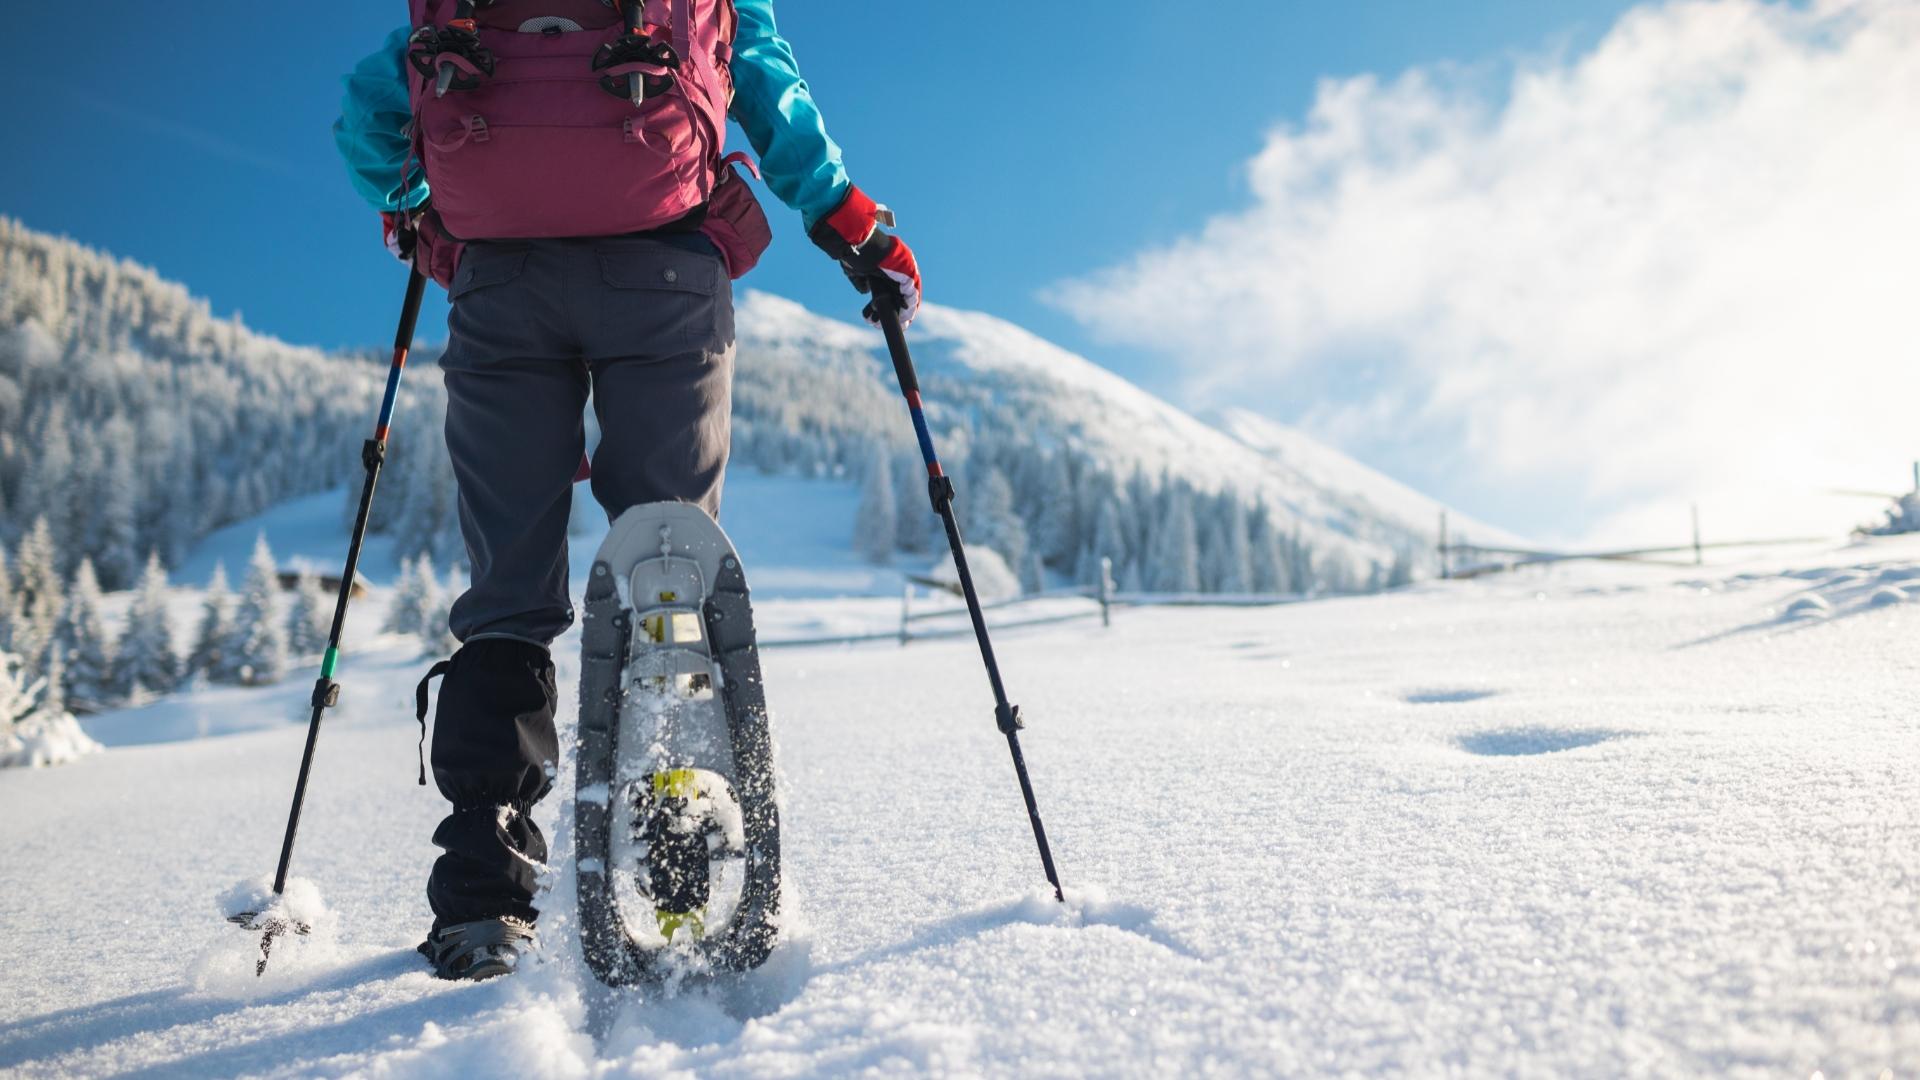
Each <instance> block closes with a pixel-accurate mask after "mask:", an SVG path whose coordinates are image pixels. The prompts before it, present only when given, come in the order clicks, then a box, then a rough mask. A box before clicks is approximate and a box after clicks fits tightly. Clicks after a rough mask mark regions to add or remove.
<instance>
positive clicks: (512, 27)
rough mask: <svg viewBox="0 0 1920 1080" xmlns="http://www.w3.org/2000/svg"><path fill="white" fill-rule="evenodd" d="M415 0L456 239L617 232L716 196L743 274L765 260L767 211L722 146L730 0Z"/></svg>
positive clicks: (733, 260) (416, 92) (427, 157)
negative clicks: (761, 257) (762, 210)
mask: <svg viewBox="0 0 1920 1080" xmlns="http://www.w3.org/2000/svg"><path fill="white" fill-rule="evenodd" d="M410 5H411V8H412V16H413V26H414V28H415V29H414V34H413V40H412V42H411V43H410V46H409V52H408V61H409V67H410V69H411V71H410V83H409V85H410V89H411V94H412V100H413V111H414V133H413V138H414V153H415V155H416V156H417V158H418V159H419V161H420V162H421V164H422V165H423V166H424V167H425V169H426V173H427V180H428V183H429V184H430V185H431V186H432V188H433V203H432V207H433V210H434V214H433V215H432V217H434V218H437V219H438V220H437V221H434V222H433V225H436V226H437V227H438V231H440V232H443V233H444V234H445V236H446V237H447V238H448V239H450V240H455V241H459V240H479V239H487V240H500V239H517V238H532V237H569V236H580V237H590V236H614V235H619V234H622V233H631V232H639V231H642V230H646V229H655V228H659V227H660V226H663V225H667V224H669V223H671V222H674V221H677V220H679V219H681V218H684V217H686V216H687V215H688V214H689V213H691V212H692V211H694V210H696V209H698V208H699V207H701V206H702V205H703V204H705V205H707V206H708V215H707V216H708V217H709V218H712V219H714V220H713V222H712V227H711V228H709V227H705V226H703V231H705V232H707V234H708V235H709V236H710V237H713V238H714V240H715V243H716V245H717V246H720V247H721V251H722V254H723V255H724V256H726V257H727V262H728V269H729V271H730V272H732V273H733V275H734V276H736V277H738V276H739V275H740V274H744V273H745V272H746V270H747V268H748V267H750V266H751V265H752V263H753V262H754V261H755V260H757V259H758V257H759V254H760V250H762V249H764V248H765V246H766V244H765V241H766V240H767V239H770V235H769V234H768V231H767V229H766V219H765V216H764V215H763V214H761V213H760V209H759V206H758V204H757V203H756V202H754V200H753V196H752V192H751V189H749V188H748V187H747V185H746V184H745V183H744V182H742V181H741V180H740V179H739V177H738V176H737V175H734V174H733V171H732V170H731V169H730V168H728V167H727V162H726V161H724V160H722V157H721V151H722V144H723V142H724V140H725V138H726V131H727V106H728V104H729V102H730V101H731V99H732V96H733V81H732V76H731V74H730V73H729V70H728V64H729V62H730V61H731V60H732V56H733V50H732V44H731V43H732V41H733V36H734V30H735V27H736V25H737V21H738V17H737V16H736V15H735V13H734V10H733V3H732V0H644V2H643V0H490V2H489V0H410ZM742 196H744V198H745V203H746V205H744V206H743V205H742V202H741V197H742ZM710 200H711V203H710ZM756 219H757V220H756ZM729 245H731V250H729ZM436 276H437V275H436Z"/></svg>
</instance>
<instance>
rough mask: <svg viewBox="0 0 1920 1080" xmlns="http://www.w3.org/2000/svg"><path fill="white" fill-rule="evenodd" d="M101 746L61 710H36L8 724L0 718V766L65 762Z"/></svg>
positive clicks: (41, 765)
mask: <svg viewBox="0 0 1920 1080" xmlns="http://www.w3.org/2000/svg"><path fill="white" fill-rule="evenodd" d="M101 749H102V748H101V746H100V744H99V743H97V742H95V741H93V740H92V739H90V738H88V737H87V733H86V732H85V731H83V730H81V728H80V724H79V722H78V721H76V720H74V718H73V715H72V714H71V713H68V712H65V711H64V710H63V711H60V712H49V711H47V710H46V709H39V710H37V711H35V712H33V713H30V714H28V715H27V716H24V717H21V718H20V719H19V720H16V721H14V722H13V723H11V724H8V723H5V722H3V721H0V769H7V768H29V769H40V768H46V767H48V766H53V765H65V764H66V763H68V762H70V761H78V760H80V759H81V758H83V757H85V756H87V755H88V754H97V753H99V752H100V750H101Z"/></svg>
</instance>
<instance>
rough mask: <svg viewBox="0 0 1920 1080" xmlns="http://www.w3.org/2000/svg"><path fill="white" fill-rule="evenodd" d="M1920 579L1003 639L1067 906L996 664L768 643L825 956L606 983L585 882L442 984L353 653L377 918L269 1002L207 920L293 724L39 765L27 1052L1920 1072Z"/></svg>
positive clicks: (1786, 578)
mask: <svg viewBox="0 0 1920 1080" xmlns="http://www.w3.org/2000/svg"><path fill="white" fill-rule="evenodd" d="M1701 573H1707V574H1709V576H1706V577H1699V576H1697V575H1699V574H1701ZM1690 575H1692V576H1690ZM1915 581H1920V547H1916V546H1915V545H1914V544H1912V543H1906V544H1876V545H1873V546H1870V547H1859V548H1850V549H1842V550H1837V551H1829V552H1824V553H1821V554H1820V555H1819V556H1817V557H1811V558H1808V559H1805V560H1802V561H1799V562H1796V563H1792V564H1788V563H1785V562H1779V561H1775V562H1771V563H1752V564H1749V565H1745V566H1741V567H1735V568H1729V569H1721V570H1716V571H1705V572H1703V571H1687V572H1679V571H1674V572H1668V571H1661V570H1650V569H1646V568H1619V567H1589V568H1581V569H1578V570H1572V569H1567V570H1562V571H1558V572H1556V573H1553V574H1531V575H1526V576H1515V577H1512V578H1507V579H1496V580H1489V581H1485V582H1472V583H1455V584H1452V585H1449V586H1424V587H1418V588H1415V589H1412V590H1406V591H1403V592H1399V593H1394V594H1390V595H1385V596H1379V597H1367V598H1352V599H1340V600H1330V601H1323V602H1318V603H1312V604H1301V605H1294V606H1289V607H1283V608H1271V609H1261V610H1211V611H1208V610H1171V611H1153V612H1150V613H1147V612H1142V613H1134V614H1128V613H1122V615H1121V616H1120V618H1119V619H1118V620H1117V621H1116V623H1115V626H1114V627H1113V629H1112V630H1110V631H1101V630H1099V629H1098V628H1097V627H1095V626H1092V625H1081V626H1077V627H1063V628H1057V629H1052V630H1047V631H1035V632H1027V633H1023V634H1012V635H1007V636H1006V637H1005V638H1004V640H1003V642H1002V649H1001V659H1002V662H1003V664H1004V665H1005V666H1006V668H1007V678H1008V681H1009V685H1010V686H1011V687H1012V689H1013V691H1014V694H1015V696H1016V698H1017V699H1018V700H1019V701H1020V702H1021V703H1022V704H1023V705H1024V706H1025V711H1026V713H1027V714H1028V717H1029V723H1030V727H1029V730H1028V732H1027V736H1026V749H1027V754H1028V759H1029V762H1030V764H1031V766H1032V768H1033V772H1034V779H1035V783H1036V785H1037V787H1038V793H1039V797H1040V800H1041V806H1042V808H1043V810H1044V811H1045V812H1046V813H1047V820H1048V825H1049V827H1050V831H1051V832H1052V834H1053V837H1054V843H1055V849H1056V851H1057V853H1058V854H1059V856H1060V861H1061V867H1062V872H1063V874H1064V875H1065V878H1066V881H1067V882H1068V884H1069V886H1070V888H1072V889H1074V890H1075V893H1074V897H1073V901H1074V902H1073V903H1071V904H1070V905H1068V906H1067V907H1066V908H1065V909H1061V908H1059V907H1057V906H1055V905H1053V904H1051V903H1050V902H1048V901H1046V900H1044V899H1038V898H1036V897H1035V885H1036V883H1037V878H1038V869H1037V866H1036V865H1035V862H1036V860H1035V859H1034V856H1033V853H1032V850H1031V846H1030V845H1031V838H1030V837H1029V836H1028V835H1027V833H1026V825H1025V822H1024V819H1023V816H1022V814H1021V810H1020V805H1019V799H1018V796H1017V794H1016V793H1015V791H1014V789H1013V786H1012V784H1011V781H1010V778H1009V776H1008V775H1007V769H1006V761H1005V756H1004V747H1003V745H1002V744H1001V743H1000V741H999V739H998V737H997V736H996V735H995V733H994V732H993V730H992V725H991V714H990V707H989V702H988V701H987V700H986V694H985V691H984V689H983V688H982V687H980V686H978V685H975V683H974V681H973V679H972V676H973V675H974V674H975V670H974V665H975V664H976V662H977V661H976V660H975V658H974V657H973V655H972V653H971V649H972V646H971V644H970V643H967V642H964V641H962V642H955V643H951V644H933V645H928V646H924V647H922V646H916V647H913V648H910V649H906V650H899V649H896V648H891V647H873V648H860V649H809V650H797V651H791V652H778V653H774V654H771V655H770V656H769V658H768V669H767V686H768V692H769V695H770V698H771V701H772V702H773V705H774V709H775V722H776V724H777V736H778V739H779V746H780V763H781V769H782V777H783V780H782V782H783V785H784V793H785V800H786V807H785V813H784V823H785V838H786V849H787V859H788V862H787V866H788V868H789V878H790V881H791V884H792V886H793V892H792V893H791V896H792V899H793V910H794V912H795V926H794V928H793V936H792V938H791V939H790V941H789V943H788V944H787V945H786V946H785V947H784V948H783V949H782V950H781V951H780V952H779V953H777V954H776V956H775V958H774V960H773V961H772V962H771V963H770V964H769V965H768V967H766V968H765V969H763V970H761V971H759V972H756V973H754V974H752V975H749V976H746V977H744V978H741V979H738V980H732V981H729V982H727V983H724V984H722V985H719V986H714V987H709V988H686V989H683V991H682V992H681V993H679V994H678V995H677V996H671V997H666V996H660V995H654V996H648V995H643V994H631V995H627V996H625V997H623V998H621V999H619V1000H617V1001H614V1002H612V1003H610V1004H600V1003H599V998H598V997H597V996H596V995H592V994H589V993H588V992H586V990H585V984H584V982H583V980H582V977H581V974H580V972H581V968H580V964H579V962H578V958H577V954H576V953H575V952H573V951H572V946H571V945H570V944H569V939H568V936H567V933H568V932H567V929H566V926H565V924H564V922H563V921H562V920H563V919H564V917H565V915H566V911H567V901H566V897H567V896H568V894H569V891H570V890H569V886H570V881H569V879H568V877H567V872H566V871H564V870H560V871H558V872H556V874H555V876H554V878H553V881H552V886H553V890H554V891H553V896H554V900H552V901H551V903H552V905H553V907H552V909H551V910H550V912H549V915H548V921H547V923H546V925H547V927H548V941H549V945H548V950H547V962H545V963H543V964H542V965H540V966H538V967H536V968H534V969H532V970H531V971H528V972H524V973H522V974H521V975H519V976H516V977H514V978H512V979H508V980H502V981H497V982H494V983H488V984H481V985H477V986H455V985H448V984H442V983H437V982H434V981H433V980H432V979H430V978H429V977H428V976H427V974H426V972H425V970H424V968H423V966H422V964H421V962H420V961H419V959H418V958H417V957H416V956H415V955H414V954H413V953H412V951H411V947H412V945H413V944H414V942H415V941H416V940H417V939H418V935H419V933H420V932H421V930H422V929H423V928H424V926H425V925H426V922H427V919H428V913H427V910H426V907H425V902H424V898H423V896H422V894H421V889H420V883H421V880H422V877H423V875H424V873H425V870H426V867H427V865H428V863H429V862H430V860H431V859H432V857H433V856H434V854H435V852H434V849H433V848H432V847H431V845H430V844H429V843H428V836H429V834H430V832H431V830H432V827H433V824H434V822H435V820H436V819H437V816H438V814H439V813H440V803H439V800H438V798H437V797H436V796H435V795H434V794H433V793H432V791H431V790H430V789H421V788H418V787H415V786H414V785H413V770H414V761H413V753H414V740H415V738H416V732H415V729H414V728H413V726H412V723H411V716H410V713H409V709H408V703H409V699H410V696H411V689H412V681H413V679H414V678H415V677H416V675H417V669H418V664H412V665H409V664H406V663H400V662H392V663H389V662H387V661H386V660H382V659H381V658H380V657H379V656H377V655H366V656H362V657H357V658H352V659H350V663H349V667H348V670H347V672H346V681H347V692H346V695H345V698H344V701H343V706H342V709H341V711H340V712H339V713H338V714H336V716H335V718H334V719H333V720H331V721H330V724H329V727H328V729H327V731H326V732H325V734H324V735H323V738H322V743H321V749H320V755H319V760H318V765H317V772H316V775H315V778H314V786H313V801H312V802H311V803H310V805H309V810H308V815H307V817H306V819H305V823H304V825H303V830H302V841H301V842H302V847H301V849H300V852H299V854H298V857H297V859H296V864H295V865H296V870H297V872H298V873H299V874H301V875H303V876H305V877H308V878H311V879H312V880H314V881H316V882H317V883H318V884H319V886H320V887H321V890H322V892H323V894H324V896H325V898H326V900H327V901H328V903H329V904H330V905H331V906H332V908H333V910H334V912H335V915H336V919H335V923H334V927H333V934H334V936H333V937H332V938H331V939H327V940H323V941H319V942H314V943H311V945H310V947H308V948H305V949H292V950H288V951H287V952H286V953H285V954H283V955H281V956H280V957H279V958H278V961H277V966H275V967H273V968H271V969H270V973H269V978H268V979H267V980H266V981H264V982H256V981H255V980H253V978H252V976H251V974H250V972H251V967H250V962H251V961H250V957H249V955H248V948H249V944H248V942H247V941H246V940H245V939H244V937H243V936H241V935H239V934H238V933H237V932H236V931H235V930H234V929H232V928H231V927H228V926H226V925H224V924H222V923H220V922H219V921H218V920H217V919H216V917H215V915H214V911H213V904H212V901H213V897H214V896H215V895H216V894H217V893H218V892H219V891H221V890H222V889H224V888H225V887H227V886H228V885H229V884H231V883H233V882H234V881H237V880H240V879H242V878H251V877H254V876H257V875H258V874H260V873H262V872H263V871H265V870H267V869H270V867H271V863H272V858H273V854H274V852H275V850H276V847H277V843H278V840H279V831H280V826H281V814H282V813H283V812H284V809H285V798H286V793H287V785H288V784H289V783H290V779H291V775H292V771H293V767H294V764H295V762H296V760H297V758H298V755H299V742H300V735H301V733H300V731H299V730H298V729H297V728H283V729H281V730H277V731H267V732H258V733H254V734H244V735H236V736H233V737H230V738H221V739H209V740H198V741H193V742H186V743H179V744H173V745H165V746H148V747H139V748H124V749H114V750H110V751H109V752H108V753H106V754H104V755H100V756H97V757H95V758H92V759H89V760H87V761H84V762H82V763H79V764H77V765H74V766H70V767H67V768H65V769H62V770H55V771H47V772H41V773H26V774H14V775H5V776H0V817H4V819H5V820H6V821H7V822H8V823H9V828H8V829H7V830H5V832H4V834H3V835H0V861H4V863H5V865H6V866H8V867H9V869H10V870H11V871H12V873H10V875H9V882H10V883H9V886H8V890H7V892H6V903H5V904H0V934H4V935H5V938H6V940H7V941H8V943H9V944H8V949H9V962H8V964H7V965H6V968H5V974H4V975H0V980H4V985H5V987H6V990H7V992H6V993H4V994H0V1072H3V1073H5V1074H7V1075H9V1076H20V1077H55V1076H79V1075H109V1074H112V1075H120V1074H133V1075H141V1076H152V1077H167V1076H230V1075H260V1076H342V1075H365V1076H377V1077H413V1076H422V1077H424V1076H455V1075H515V1076H526V1077H628V1076H695V1075H697V1076H703V1077H734V1076H754V1077H764V1076H838V1075H863V1074H864V1075H876V1076H879V1075H887V1076H893V1075H912V1074H923V1075H936V1076H996V1077H997V1076H1060V1077H1066V1076H1084V1075H1100V1076H1169V1075H1181V1076H1184V1075H1208V1074H1214V1075H1275V1074H1279V1075H1297V1074H1311V1075H1343V1074H1368V1075H1382V1076H1397V1075H1409V1076H1431V1075H1442V1074H1477V1075H1590V1076H1616V1075H1713V1076H1779V1075H1798V1076H1809V1075H1813V1074H1814V1072H1815V1071H1816V1070H1819V1071H1822V1072H1823V1073H1824V1074H1825V1075H1827V1076H1876V1075H1882V1070H1883V1069H1891V1070H1895V1074H1896V1075H1899V1074H1900V1070H1902V1069H1904V1068H1906V1067H1908V1066H1910V1065H1911V1063H1912V1062H1914V1061H1915V1060H1920V918H1916V915H1920V893H1916V891H1915V885H1914V883H1915V882H1916V881H1920V848H1916V846H1915V845H1914V844H1913V843H1912V838H1913V836H1914V835H1915V833H1916V831H1917V830H1920V737H1916V736H1920V731H1916V728H1915V720H1914V712H1913V709H1912V707H1911V706H1912V697H1911V694H1910V692H1909V688H1910V685H1911V682H1912V679H1913V677H1914V674H1915V661H1914V658H1913V656H1912V650H1911V648H1910V646H1909V642H1910V639H1911V635H1912V632H1913V631H1914V629H1915V625H1916V624H1915V619H1916V616H1917V614H1920V609H1916V608H1914V607H1912V606H1911V605H1910V604H1909V603H1907V602H1895V601H1891V600H1887V601H1882V602H1876V601H1874V599H1873V597H1874V596H1876V595H1880V593H1881V591H1882V590H1886V589H1900V590H1902V591H1903V592H1904V591H1905V590H1907V589H1908V588H1910V587H1911V586H1912V585H1913V583H1914V582H1915ZM1908 595H1911V594H1908ZM1814 596H1817V597H1820V598H1822V600H1823V601H1824V604H1825V607H1826V609H1827V612H1828V613H1827V614H1825V615H1813V616H1807V615H1793V614H1789V611H1790V609H1792V608H1793V607H1794V606H1795V605H1796V602H1798V601H1801V600H1804V599H1806V598H1808V597H1814ZM572 644H573V642H572V640H571V639H568V640H567V641H566V642H564V643H563V645H562V649H561V651H560V654H559V655H560V658H561V665H562V676H563V685H562V693H563V695H568V694H570V693H571V690H572V684H573V683H572V681H573V678H574V676H575V674H576V672H577V664H576V663H575V659H574V653H573V650H572V648H571V645H572ZM928 687H941V688H955V689H942V690H940V691H939V692H932V693H930V692H928V689H927V688H928ZM263 693H271V692H258V693H254V692H243V691H236V692H234V698H233V700H231V701H230V702H228V703H227V704H226V705H225V707H226V708H229V709H232V710H236V711H240V710H246V709H248V708H250V707H253V705H254V704H255V703H256V702H262V701H265V700H266V698H265V697H262V696H261V694H263ZM250 698H251V700H250ZM934 763H937V764H934ZM560 775H561V777H562V782H561V790H559V791H557V792H556V793H555V794H554V796H553V797H551V798H550V799H549V800H548V801H547V802H546V803H544V804H542V806H541V807H540V809H539V810H538V811H537V812H536V813H537V814H538V815H539V816H540V819H541V820H542V821H543V823H544V824H546V825H548V826H549V827H551V826H554V825H556V824H557V823H558V821H559V820H560V818H561V815H562V814H563V813H564V811H565V808H566V805H567V804H566V800H567V799H568V798H569V792H568V791H567V784H568V779H567V778H569V777H570V776H571V770H570V768H569V767H567V765H566V763H564V762H563V764H562V768H561V770H560ZM551 831H552V832H553V835H554V837H555V857H556V860H557V861H564V859H565V857H566V854H567V843H568V840H567V837H566V833H565V830H564V829H553V830H551Z"/></svg>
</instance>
